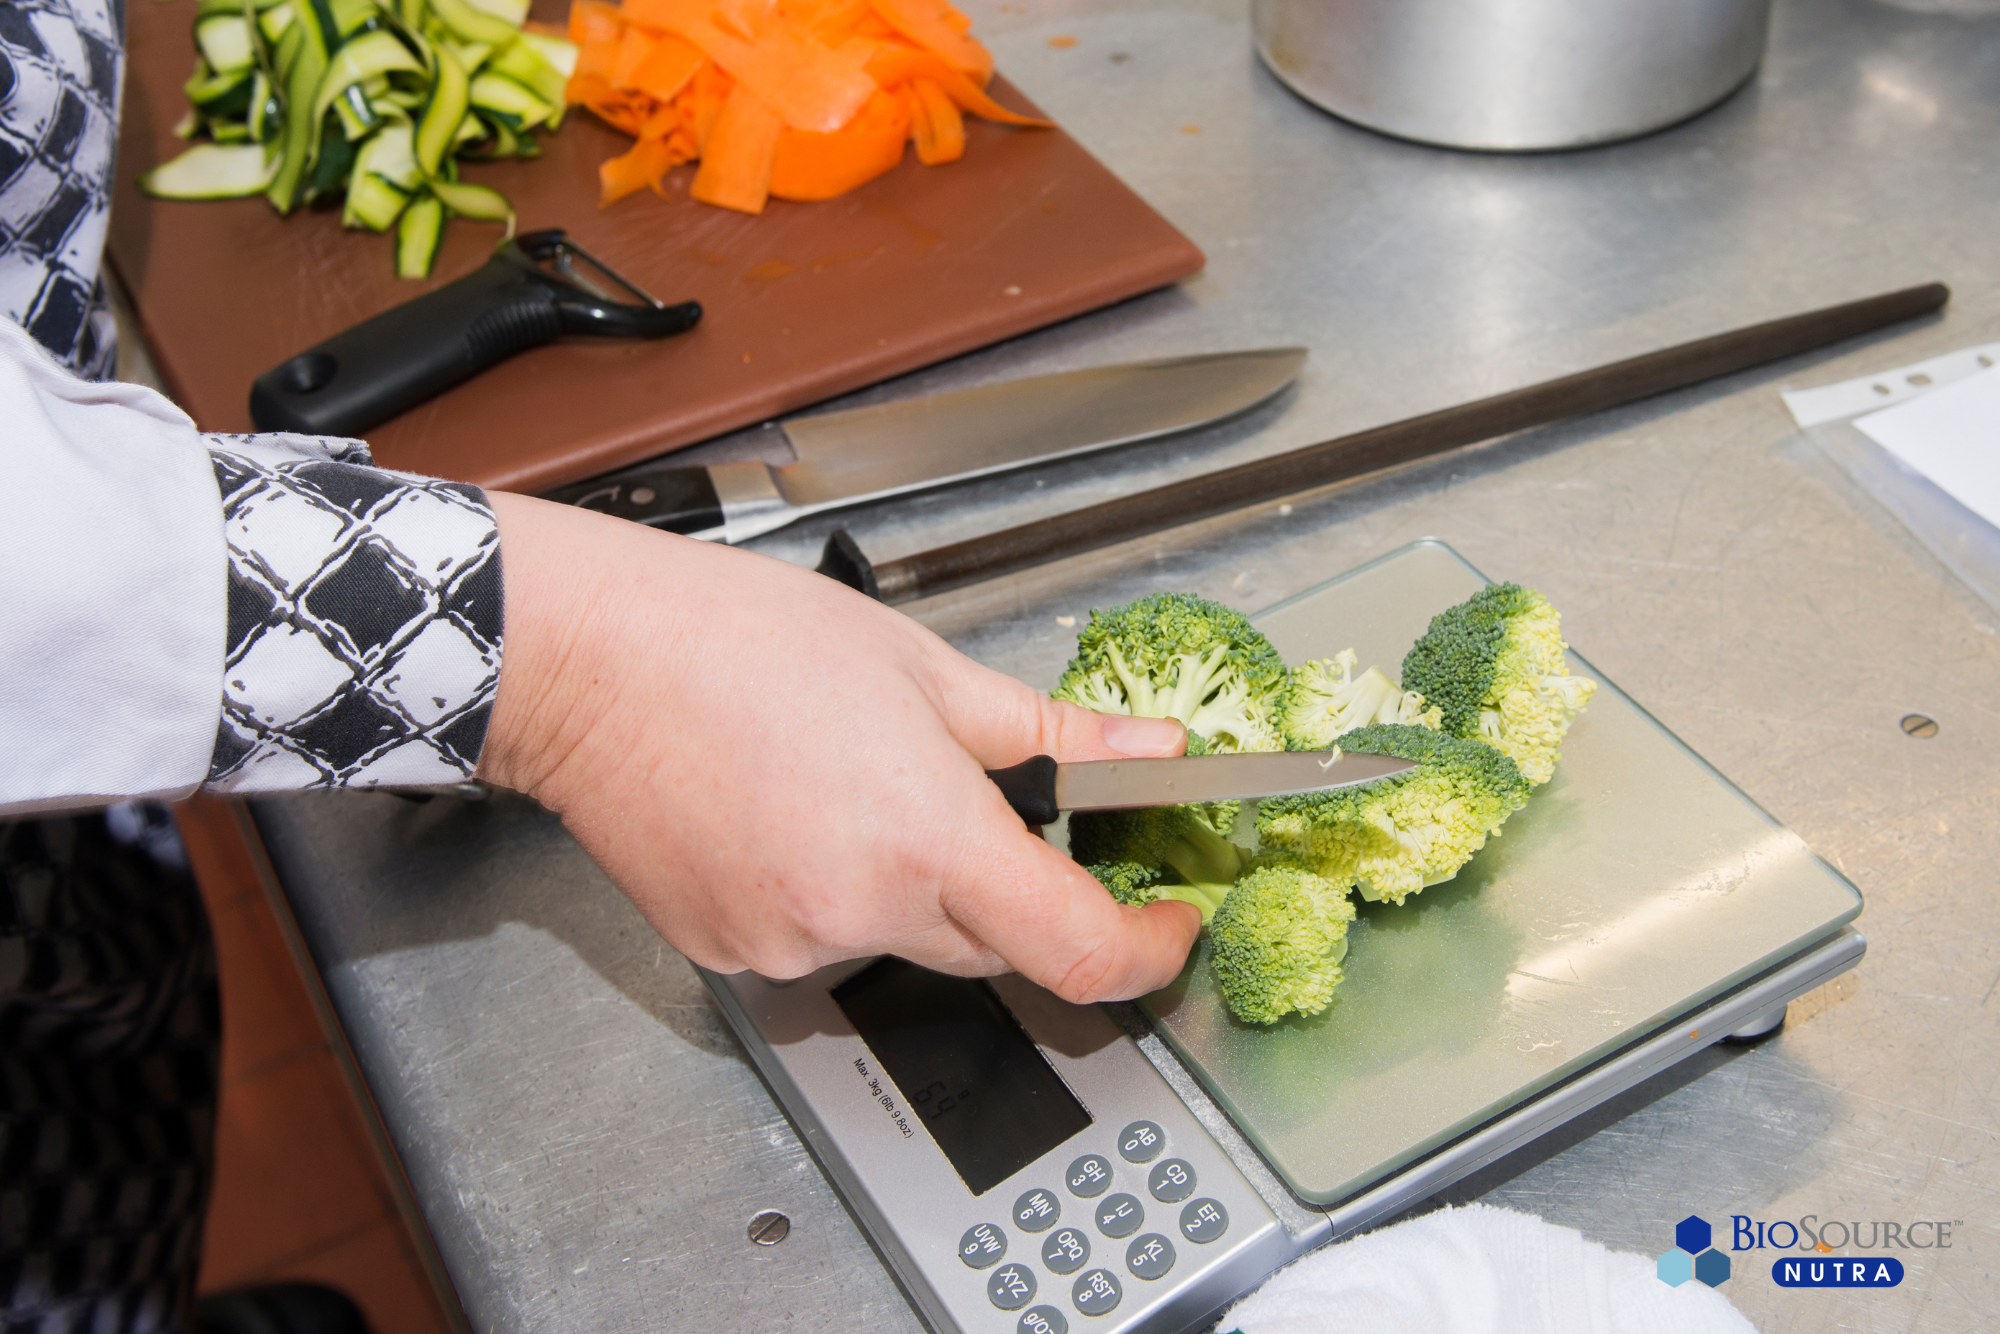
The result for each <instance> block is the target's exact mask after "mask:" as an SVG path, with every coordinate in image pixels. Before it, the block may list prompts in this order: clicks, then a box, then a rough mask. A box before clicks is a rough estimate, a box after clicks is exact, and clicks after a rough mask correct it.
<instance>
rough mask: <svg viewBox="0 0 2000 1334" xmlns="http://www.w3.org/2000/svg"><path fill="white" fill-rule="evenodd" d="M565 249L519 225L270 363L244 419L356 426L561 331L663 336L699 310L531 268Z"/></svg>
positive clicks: (265, 424)
mask: <svg viewBox="0 0 2000 1334" xmlns="http://www.w3.org/2000/svg"><path fill="white" fill-rule="evenodd" d="M566 248H568V249H570V250H572V251H573V250H574V247H570V246H569V245H568V241H567V238H566V237H565V236H564V234H563V233H562V232H561V231H560V230H557V229H553V228H552V229H549V230H547V231H539V232H527V233H524V234H522V235H521V236H518V237H515V238H514V239H513V240H511V241H508V242H506V243H504V244H502V245H501V247H500V248H499V250H497V251H495V252H494V255H493V258H491V259H489V260H487V261H486V263H485V264H484V265H483V266H481V267H480V268H479V269H477V270H475V271H474V272H472V273H469V274H467V275H466V276H465V277H463V278H460V279H458V280H457V281H456V282H452V283H448V284H446V285H445V286H443V287H440V288H438V289H437V290H436V291H435V292H428V293H426V294H425V295H423V296H420V297H417V298H416V299H415V300H413V301H406V302H404V303H403V304H402V305H400V306H397V307H395V308H393V309H391V310H386V311H384V312H382V313H381V314H380V315H377V316H375V317H374V318H373V319H370V320H366V321H364V322H362V323H360V324H357V325H355V326H354V327H353V328H352V329H348V330H346V331H345V332H342V333H337V334H335V335H334V336H333V337H331V338H329V339H327V340H326V341H325V342H323V343H321V344H319V345H318V346H317V347H313V348H308V349H307V350H306V351H304V352H301V353H299V354H298V355H297V356H295V357H292V358H290V359H289V360H287V361H284V362H281V363H280V364H279V365H277V366H274V367H272V368H271V369H270V370H268V371H266V372H264V373H263V374H262V375H260V376H258V377H257V380H256V383H254V384H253V385H251V387H250V417H251V420H253V421H255V422H256V423H257V429H259V430H261V431H300V432H305V433H307V434H311V435H356V434H359V433H360V432H362V431H365V430H367V429H368V428H369V427H371V426H375V425H377V424H379V423H381V422H385V421H387V420H388V419H389V418H391V417H393V416H395V415H396V414H398V413H400V412H406V411H408V410H409V409H411V408H413V407H415V406H416V405H417V404H419V403H422V402H423V401H424V400H426V399H429V398H432V397H435V396H436V395H438V394H441V393H443V392H444V391H445V390H447V389H449V388H451V387H452V386H453V385H455V384H459V383H461V382H462V381H465V380H469V379H471V378H472V377H473V376H475V375H477V374H479V372H481V371H483V370H486V369H487V368H489V367H491V366H494V365H497V364H498V363H500V362H502V361H505V360H506V359H507V358H508V357H511V356H513V355H514V354H515V353H517V352H525V351H527V350H528V349H529V348H531V347H540V346H541V345H542V344H544V343H550V342H554V341H555V340H556V339H557V338H558V337H560V336H561V335H563V334H566V333H568V334H596V335H600V336H604V337H611V338H664V337H666V336H668V335H670V334H677V333H684V332H686V331H687V330H689V329H691V328H693V327H694V325H695V323H696V322H697V321H698V320H700V319H701V306H700V304H699V303H697V302H693V301H687V302H683V303H681V304H680V305H677V306H662V305H659V304H657V303H654V304H651V305H633V304H626V303H622V302H617V301H611V300H607V299H604V298H603V297H601V296H598V295H597V294H595V293H593V292H591V291H588V290H586V289H585V288H584V287H582V286H579V285H577V284H575V283H572V282H570V281H568V280H567V279H565V278H563V277H561V276H559V275H557V274H554V273H550V272H548V271H547V270H545V269H543V268H542V267H541V262H542V261H544V260H547V259H551V258H554V257H556V256H558V255H559V254H562V253H563V252H564V251H565V249H566ZM586 258H587V256H586ZM600 267H601V266H600Z"/></svg>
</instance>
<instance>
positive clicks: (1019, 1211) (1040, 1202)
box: [1014, 1186, 1062, 1232]
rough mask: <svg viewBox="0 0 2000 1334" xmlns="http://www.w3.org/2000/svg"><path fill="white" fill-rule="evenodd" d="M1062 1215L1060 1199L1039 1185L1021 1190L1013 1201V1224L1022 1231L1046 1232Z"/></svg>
mask: <svg viewBox="0 0 2000 1334" xmlns="http://www.w3.org/2000/svg"><path fill="white" fill-rule="evenodd" d="M1061 1217H1062V1201H1061V1200H1059V1199H1057V1198H1056V1193H1055V1192H1054V1191H1052V1190H1043V1189H1042V1188H1041V1187H1040V1186H1037V1187H1035V1188H1034V1189H1033V1190H1027V1191H1022V1192H1021V1198H1020V1199H1018V1200H1016V1201H1014V1226H1015V1227H1017V1228H1020V1229H1021V1231H1023V1232H1046V1231H1048V1230H1049V1228H1051V1227H1053V1226H1054V1225H1055V1221H1056V1220H1057V1219H1058V1218H1061Z"/></svg>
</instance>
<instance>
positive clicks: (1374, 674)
mask: <svg viewBox="0 0 2000 1334" xmlns="http://www.w3.org/2000/svg"><path fill="white" fill-rule="evenodd" d="M1358 661H1359V659H1358V658H1356V656H1355V653H1354V650H1353V649H1351V648H1348V649H1342V650H1341V651H1340V652H1339V653H1337V654H1335V655H1334V656H1333V657H1331V658H1317V659H1314V660H1313V661H1311V662H1307V663H1303V664H1301V665H1300V666H1299V667H1298V669H1297V670H1295V671H1294V672H1293V673H1292V684H1291V688H1290V689H1289V690H1287V691H1286V693H1285V702H1284V706H1283V708H1282V709H1281V710H1280V712H1279V718H1280V721H1281V723H1282V725H1283V727H1284V733H1285V741H1286V743H1287V744H1288V745H1289V746H1290V747H1291V748H1292V749H1293V750H1325V749H1326V748H1327V747H1329V746H1331V745H1332V744H1333V741H1334V738H1335V737H1337V736H1340V735H1341V734H1342V733H1343V732H1352V731H1353V730H1354V729H1355V728H1357V727H1366V726H1368V725H1369V724H1370V723H1409V724H1412V725H1414V726H1417V727H1430V728H1436V727H1437V726H1438V725H1439V722H1440V720H1441V718H1442V713H1441V711H1440V710H1438V709H1436V708H1430V709H1426V708H1425V707H1424V697H1423V696H1422V695H1420V694H1418V693H1417V692H1416V691H1414V690H1405V689H1403V688H1402V687H1401V686H1399V685H1397V684H1396V683H1395V682H1394V681H1392V680H1390V679H1389V677H1388V676H1387V675H1386V674H1385V673H1384V672H1383V671H1382V669H1381V668H1379V667H1370V668H1369V669H1368V670H1367V671H1365V672H1363V673H1362V674H1361V675H1360V676H1359V677H1356V676H1355V675H1354V667H1355V664H1356V662H1358Z"/></svg>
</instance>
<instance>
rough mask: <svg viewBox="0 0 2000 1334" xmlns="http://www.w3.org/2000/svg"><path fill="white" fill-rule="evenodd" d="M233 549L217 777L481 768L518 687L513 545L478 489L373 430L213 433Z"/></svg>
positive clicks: (264, 784) (325, 780)
mask: <svg viewBox="0 0 2000 1334" xmlns="http://www.w3.org/2000/svg"><path fill="white" fill-rule="evenodd" d="M208 444H209V456H210V458H211V459H212V460H213V461H214V464H215V477H216V481H217V483H218V485H219V486H220V487H221V490H222V513H223V530H224V533H225V536H226V540H227V542H228V546H229V630H228V651H227V657H226V659H225V668H224V671H223V698H222V726H221V729H220V731H219V732H218V733H217V736H216V741H215V757H214V759H213V761H212V762H211V764H210V767H209V774H208V782H207V784H206V786H208V787H209V788H211V789H218V790H222V791H228V792H269V791H279V790H288V789H296V788H310V787H374V786H398V787H411V786H424V785H429V784H438V783H450V782H456V781H458V780H459V779H462V778H465V777H468V776H470V775H471V773H472V771H473V767H474V766H475V765H476V764H478V762H479V751H480V748H481V746H483V745H484V744H485V740H486V723H487V718H488V715H489V714H490V713H491V711H492V707H493V692H494V688H495V686H496V685H497V684H498V682H499V679H500V651H501V630H502V605H501V583H500V541H499V532H498V528H497V526H496V524H495V522H494V518H493V511H492V510H491V509H490V508H489V507H488V506H487V504H486V496H485V493H484V492H482V491H480V490H479V488H478V487H475V486H466V485H464V484H462V483H457V482H441V481H436V480H433V479H430V478H424V477H413V476H410V475H408V474H406V473H396V472H389V471H387V470H385V469H381V468H376V467H372V466H370V460H369V456H368V450H367V446H365V445H363V444H362V443H361V442H360V441H358V440H322V439H317V438H314V437H310V436H297V435H256V436H226V435H217V436H210V437H208Z"/></svg>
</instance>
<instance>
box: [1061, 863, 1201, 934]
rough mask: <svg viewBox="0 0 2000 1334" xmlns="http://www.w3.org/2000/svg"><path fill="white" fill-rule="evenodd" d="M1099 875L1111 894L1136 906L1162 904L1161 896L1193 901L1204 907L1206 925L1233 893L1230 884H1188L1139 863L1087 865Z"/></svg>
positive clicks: (1194, 903)
mask: <svg viewBox="0 0 2000 1334" xmlns="http://www.w3.org/2000/svg"><path fill="white" fill-rule="evenodd" d="M1084 869H1085V870H1087V871H1089V872H1090V873H1091V874H1092V875H1094V876H1096V877H1097V882H1098V883H1099V884H1101V885H1103V886H1104V887H1105V888H1106V889H1108V890H1110V891H1111V897H1112V898H1114V899H1116V900H1118V901H1119V902H1120V903H1129V904H1131V905H1132V906H1133V907H1135V908H1140V907H1144V906H1145V905H1146V904H1148V903H1158V902H1159V901H1160V900H1161V899H1178V900H1180V901H1181V902H1182V903H1192V904H1193V905H1194V906H1195V907H1197V908H1199V909H1201V920H1202V922H1203V923H1204V924H1205V923H1207V922H1208V921H1209V920H1210V919H1211V918H1213V917H1214V916H1215V910H1216V909H1217V908H1219V907H1221V906H1222V901H1223V899H1224V897H1225V896H1226V895H1227V894H1228V893H1229V886H1228V885H1184V884H1181V883H1179V882H1178V881H1173V880H1169V879H1168V878H1167V877H1166V876H1165V875H1164V874H1162V873H1161V872H1160V871H1158V870H1155V869H1154V868H1153V867H1150V866H1141V865H1139V863H1137V862H1112V863H1109V864H1106V863H1103V862H1099V863H1098V864H1097V865H1095V866H1088V867H1085V868H1084Z"/></svg>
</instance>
